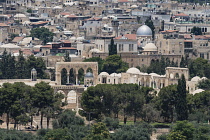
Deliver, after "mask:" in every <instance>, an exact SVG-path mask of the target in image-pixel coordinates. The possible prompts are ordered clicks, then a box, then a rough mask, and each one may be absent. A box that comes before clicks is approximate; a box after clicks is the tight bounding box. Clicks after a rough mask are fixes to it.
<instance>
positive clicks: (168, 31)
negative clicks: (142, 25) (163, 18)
mask: <svg viewBox="0 0 210 140" xmlns="http://www.w3.org/2000/svg"><path fill="white" fill-rule="evenodd" d="M173 32H178V30H165V31H161V33H173Z"/></svg>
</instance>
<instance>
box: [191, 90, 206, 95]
mask: <svg viewBox="0 0 210 140" xmlns="http://www.w3.org/2000/svg"><path fill="white" fill-rule="evenodd" d="M203 91H204V90H203V89H197V90H195V91H193V93H192V94H193V95H195V94H196V93H200V92H203Z"/></svg>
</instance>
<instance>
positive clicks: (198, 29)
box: [191, 26, 202, 35]
mask: <svg viewBox="0 0 210 140" xmlns="http://www.w3.org/2000/svg"><path fill="white" fill-rule="evenodd" d="M191 33H193V34H194V35H202V31H201V28H199V27H196V26H194V27H193V28H192V29H191Z"/></svg>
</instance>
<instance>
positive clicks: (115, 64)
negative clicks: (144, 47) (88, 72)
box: [102, 55, 128, 74]
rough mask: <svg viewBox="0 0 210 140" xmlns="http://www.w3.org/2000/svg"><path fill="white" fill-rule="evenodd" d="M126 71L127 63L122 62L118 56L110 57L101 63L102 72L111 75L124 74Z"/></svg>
mask: <svg viewBox="0 0 210 140" xmlns="http://www.w3.org/2000/svg"><path fill="white" fill-rule="evenodd" d="M127 69H128V63H126V62H124V61H122V59H121V57H120V56H118V55H110V56H109V57H107V58H106V60H105V62H104V63H103V66H102V70H103V71H106V72H108V73H109V74H111V73H114V72H116V73H120V72H125V71H126V70H127Z"/></svg>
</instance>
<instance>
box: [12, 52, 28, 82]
mask: <svg viewBox="0 0 210 140" xmlns="http://www.w3.org/2000/svg"><path fill="white" fill-rule="evenodd" d="M30 72H31V71H30ZM27 73H29V72H28V71H27V65H26V60H25V58H24V56H23V52H22V51H19V56H18V61H17V63H16V76H17V78H18V79H24V78H26V76H27V75H26V74H27ZM27 78H28V77H27Z"/></svg>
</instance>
